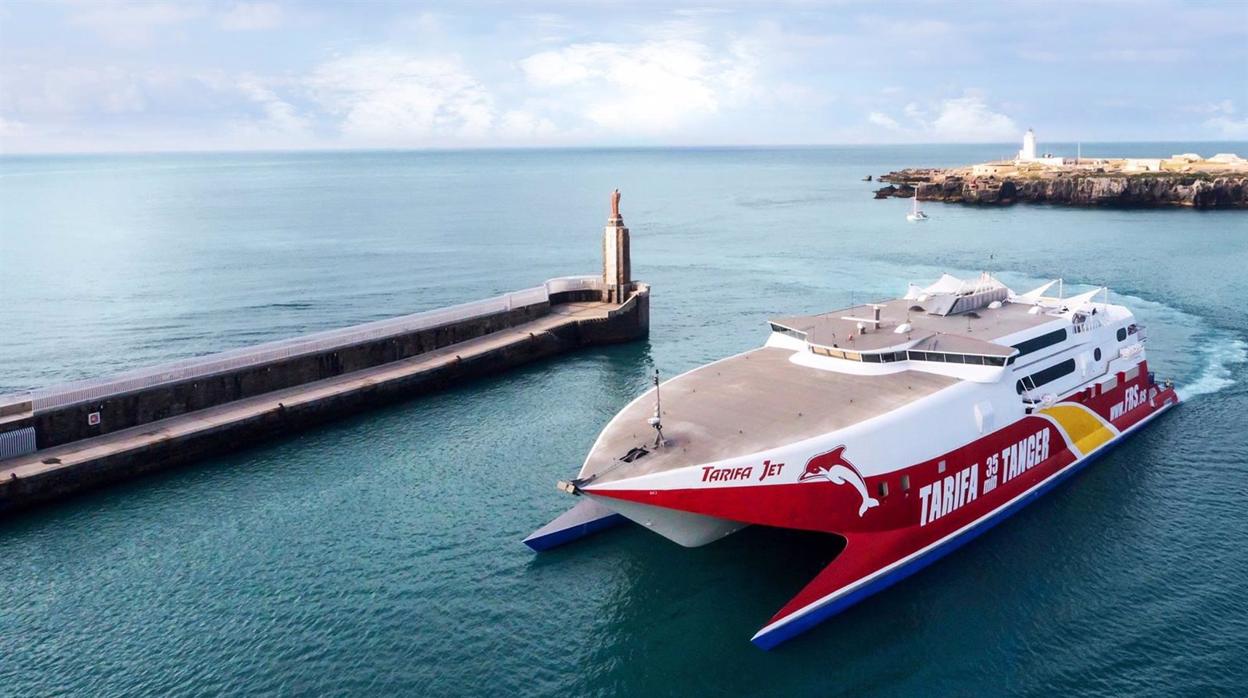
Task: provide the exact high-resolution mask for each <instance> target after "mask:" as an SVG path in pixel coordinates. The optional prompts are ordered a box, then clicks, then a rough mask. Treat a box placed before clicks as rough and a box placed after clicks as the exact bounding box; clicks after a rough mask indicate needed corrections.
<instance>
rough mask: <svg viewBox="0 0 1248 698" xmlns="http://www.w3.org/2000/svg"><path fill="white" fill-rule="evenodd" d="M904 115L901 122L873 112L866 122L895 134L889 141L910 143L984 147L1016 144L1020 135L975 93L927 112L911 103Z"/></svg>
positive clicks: (941, 102) (930, 107) (938, 104)
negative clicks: (897, 138)
mask: <svg viewBox="0 0 1248 698" xmlns="http://www.w3.org/2000/svg"><path fill="white" fill-rule="evenodd" d="M902 113H903V114H904V118H901V119H898V118H894V117H893V116H890V115H889V114H887V113H885V112H882V111H873V112H871V113H870V114H868V115H867V121H868V122H869V123H871V124H873V125H875V126H878V127H880V128H883V129H886V130H888V131H891V132H893V133H892V134H890V137H892V136H894V135H896V134H903V135H904V136H906V137H907V138H908V139H909V140H926V141H940V142H960V143H967V142H969V143H984V142H994V141H1007V140H1013V139H1014V138H1016V137H1017V136H1018V133H1019V129H1018V125H1017V124H1015V123H1014V120H1013V119H1011V118H1010V117H1009V116H1006V115H1005V114H1002V113H1000V112H997V111H994V110H993V109H992V108H991V107H989V105H988V103H987V102H986V101H985V99H984V96H983V95H982V94H981V93H980V92H978V91H976V90H967V91H966V92H964V93H963V95H962V96H961V97H950V98H946V99H942V100H939V101H937V102H935V103H932V104H930V105H928V107H926V108H924V107H923V106H921V105H920V104H918V103H917V102H910V103H908V104H906V106H905V107H904V108H903V109H902Z"/></svg>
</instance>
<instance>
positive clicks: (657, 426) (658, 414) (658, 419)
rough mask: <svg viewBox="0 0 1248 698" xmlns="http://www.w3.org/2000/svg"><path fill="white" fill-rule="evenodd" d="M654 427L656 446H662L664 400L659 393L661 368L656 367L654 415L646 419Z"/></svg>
mask: <svg viewBox="0 0 1248 698" xmlns="http://www.w3.org/2000/svg"><path fill="white" fill-rule="evenodd" d="M646 423H647V424H649V425H650V426H652V427H654V432H655V434H654V447H655V448H662V446H663V444H664V440H663V400H662V399H661V396H660V395H659V369H657V368H656V369H654V416H653V417H651V418H650V419H647V420H646Z"/></svg>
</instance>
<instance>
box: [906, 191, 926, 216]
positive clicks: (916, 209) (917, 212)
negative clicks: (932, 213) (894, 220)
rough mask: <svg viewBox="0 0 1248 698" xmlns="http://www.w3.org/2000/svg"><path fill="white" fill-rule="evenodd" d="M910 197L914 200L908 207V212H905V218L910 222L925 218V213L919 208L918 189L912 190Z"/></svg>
mask: <svg viewBox="0 0 1248 698" xmlns="http://www.w3.org/2000/svg"><path fill="white" fill-rule="evenodd" d="M911 199H912V200H913V201H914V205H913V206H911V207H910V213H907V214H906V220H908V221H910V222H911V223H918V222H919V221H925V220H927V214H926V213H923V211H922V210H921V209H920V208H919V190H918V189H917V188H916V189H915V190H914V196H913V197H911Z"/></svg>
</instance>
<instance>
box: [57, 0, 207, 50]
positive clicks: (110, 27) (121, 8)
mask: <svg viewBox="0 0 1248 698" xmlns="http://www.w3.org/2000/svg"><path fill="white" fill-rule="evenodd" d="M73 8H74V9H73V10H72V11H71V13H70V17H69V21H70V22H71V23H72V24H76V25H78V26H82V27H86V28H88V29H90V30H92V31H94V32H95V33H96V34H98V35H99V36H101V37H102V38H104V39H105V40H106V41H109V42H111V43H115V44H118V45H123V46H125V45H131V44H145V43H147V42H148V41H150V40H151V39H152V38H153V36H155V35H156V32H157V31H158V30H161V29H165V28H168V27H170V26H173V25H177V24H181V23H183V22H188V21H190V20H193V19H198V18H200V17H203V16H204V14H205V13H206V10H205V7H204V5H203V4H202V3H199V2H195V1H194V0H187V1H186V2H137V1H136V2H132V1H129V0H95V1H93V2H79V3H74V4H73Z"/></svg>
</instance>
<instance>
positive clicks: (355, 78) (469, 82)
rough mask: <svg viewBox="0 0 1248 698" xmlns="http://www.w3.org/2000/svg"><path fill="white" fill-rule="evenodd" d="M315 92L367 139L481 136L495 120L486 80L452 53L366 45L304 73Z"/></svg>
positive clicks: (348, 130) (411, 141)
mask: <svg viewBox="0 0 1248 698" xmlns="http://www.w3.org/2000/svg"><path fill="white" fill-rule="evenodd" d="M306 85H307V87H308V89H309V90H310V91H311V93H312V95H313V97H314V98H315V99H316V101H317V102H318V103H320V104H321V106H322V107H324V108H325V109H326V110H327V111H328V112H329V113H330V114H332V115H334V116H336V117H338V118H340V123H339V128H340V130H341V132H342V134H343V135H344V136H346V137H347V138H349V139H352V140H355V141H358V142H361V143H362V144H378V145H382V144H384V145H425V144H435V145H436V144H438V143H439V141H440V140H441V139H446V138H451V139H455V140H476V139H480V138H482V137H484V136H485V135H486V133H487V132H488V130H489V129H490V126H491V125H492V123H493V121H494V102H493V98H492V97H491V95H490V93H489V92H488V91H487V90H486V88H485V87H484V86H483V85H482V84H481V83H480V82H479V81H478V80H477V79H476V78H475V77H473V75H472V74H470V73H469V72H468V71H467V69H466V68H465V67H464V66H463V65H462V63H461V62H460V61H459V60H458V59H455V58H418V57H415V56H411V55H407V54H404V53H400V52H393V51H367V52H362V53H357V54H354V55H351V56H345V57H342V58H337V59H334V60H332V61H329V62H327V63H324V64H322V65H321V66H319V67H318V68H316V69H315V70H314V71H313V72H312V74H311V76H310V77H309V78H308V79H307V80H306Z"/></svg>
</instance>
